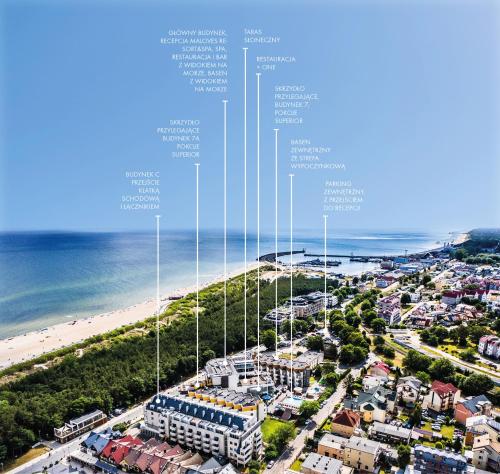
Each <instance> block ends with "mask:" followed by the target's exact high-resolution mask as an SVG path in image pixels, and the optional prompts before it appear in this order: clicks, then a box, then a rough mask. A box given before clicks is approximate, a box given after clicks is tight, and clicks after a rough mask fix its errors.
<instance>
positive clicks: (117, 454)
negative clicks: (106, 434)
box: [111, 445, 130, 464]
mask: <svg viewBox="0 0 500 474" xmlns="http://www.w3.org/2000/svg"><path fill="white" fill-rule="evenodd" d="M129 451H130V446H124V445H118V447H117V448H116V449H115V451H114V452H113V454H112V455H111V458H112V459H113V461H114V462H115V463H116V464H120V463H121V462H122V461H123V459H124V458H125V456H126V455H127V454H128V453H129Z"/></svg>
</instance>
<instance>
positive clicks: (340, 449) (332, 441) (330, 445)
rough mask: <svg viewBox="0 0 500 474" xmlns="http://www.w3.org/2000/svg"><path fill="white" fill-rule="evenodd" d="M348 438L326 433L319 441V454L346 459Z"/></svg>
mask: <svg viewBox="0 0 500 474" xmlns="http://www.w3.org/2000/svg"><path fill="white" fill-rule="evenodd" d="M345 443H346V438H343V437H342V436H337V435H334V434H330V433H325V434H324V435H323V436H322V437H321V439H320V440H319V442H318V454H321V455H322V456H328V457H330V458H335V459H344V447H345Z"/></svg>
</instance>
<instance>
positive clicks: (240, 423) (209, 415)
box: [146, 390, 257, 430]
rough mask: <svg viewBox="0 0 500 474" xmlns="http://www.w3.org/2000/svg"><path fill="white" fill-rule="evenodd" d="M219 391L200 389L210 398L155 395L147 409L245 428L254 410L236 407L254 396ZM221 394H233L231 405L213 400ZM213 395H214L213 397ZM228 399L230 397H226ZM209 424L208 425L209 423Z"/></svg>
mask: <svg viewBox="0 0 500 474" xmlns="http://www.w3.org/2000/svg"><path fill="white" fill-rule="evenodd" d="M231 392H232V391H230V390H227V391H222V392H221V391H218V390H213V391H212V392H209V391H200V392H196V393H197V394H203V393H204V394H206V395H207V396H208V400H204V399H201V398H196V397H190V396H188V395H181V394H172V395H170V394H169V395H164V394H161V395H159V396H155V397H153V399H152V400H151V401H150V402H149V403H148V404H147V405H146V409H148V410H151V411H157V412H161V411H163V410H170V411H173V412H176V413H177V414H178V415H179V416H181V417H182V416H190V417H193V418H197V419H199V420H200V422H201V423H203V422H207V423H214V424H217V425H219V426H226V427H228V428H231V429H237V430H244V429H245V425H246V423H247V422H248V421H249V420H252V419H253V418H254V416H255V412H254V411H241V410H239V409H235V408H234V406H235V405H240V406H243V404H244V403H248V402H249V400H250V398H249V397H253V396H252V395H249V394H242V393H238V392H232V393H231ZM219 393H220V394H221V397H224V396H227V397H230V396H232V397H233V398H232V399H231V401H229V406H228V405H226V406H221V405H218V404H217V402H213V401H211V400H213V397H216V394H219ZM211 395H213V397H211ZM225 400H226V401H228V399H225ZM253 400H254V404H256V403H257V401H256V399H255V397H254V398H253ZM207 426H208V425H207Z"/></svg>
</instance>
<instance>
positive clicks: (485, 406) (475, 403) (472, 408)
mask: <svg viewBox="0 0 500 474" xmlns="http://www.w3.org/2000/svg"><path fill="white" fill-rule="evenodd" d="M492 407H493V405H492V403H491V402H490V401H489V400H488V399H487V398H486V396H485V395H478V396H477V397H469V398H466V399H465V400H462V401H459V402H457V404H456V406H455V420H457V421H458V422H459V423H461V424H462V425H465V423H466V421H467V418H470V417H471V416H478V415H486V416H491V409H492Z"/></svg>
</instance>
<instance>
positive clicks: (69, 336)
mask: <svg viewBox="0 0 500 474" xmlns="http://www.w3.org/2000/svg"><path fill="white" fill-rule="evenodd" d="M466 236H467V234H459V235H456V236H455V237H454V238H453V240H454V241H456V242H457V243H458V242H459V241H460V242H462V241H463V240H464V239H466ZM397 239H401V240H403V241H404V238H403V237H397V238H396V240H397ZM360 240H361V242H363V243H365V242H369V243H372V245H373V242H375V243H376V242H377V241H376V237H375V238H374V239H366V240H365V239H360ZM380 240H381V241H383V242H384V245H385V247H383V248H386V247H387V242H390V241H391V239H390V238H387V237H382V238H381V239H380ZM431 240H432V239H431ZM304 243H306V244H308V245H309V246H311V240H308V241H305V239H302V240H300V239H298V241H297V245H302V244H304ZM435 243H436V242H435V241H434V242H431V241H430V240H429V241H428V242H427V244H428V246H427V248H428V249H429V250H430V249H431V248H433V247H435ZM365 245H366V244H365ZM283 247H284V246H283ZM389 248H390V247H389ZM419 250H421V249H419ZM256 265H257V262H256V261H255V260H253V259H251V260H250V259H249V262H248V268H249V269H252V268H256ZM234 266H235V265H234V264H233V267H232V269H231V270H230V271H229V272H228V276H236V275H239V274H241V273H243V271H244V267H242V266H241V265H239V266H238V268H237V269H236V270H235V269H234ZM372 268H374V264H370V265H362V264H357V265H356V266H354V265H351V266H349V269H351V270H350V271H345V270H344V269H342V268H340V269H339V270H338V271H339V272H342V273H345V274H358V273H360V272H361V271H366V270H369V269H372ZM334 271H336V270H334ZM205 277H206V275H205ZM191 281H192V279H191ZM220 281H223V275H221V274H220V273H218V274H217V275H216V276H215V278H211V279H209V280H208V279H207V278H205V280H204V284H203V285H202V287H206V286H208V285H211V284H214V283H216V282H220ZM194 290H195V287H194V286H192V285H191V286H184V287H181V288H178V289H175V290H169V291H164V292H163V294H162V309H163V310H164V309H165V308H166V307H167V306H168V304H169V301H170V300H169V297H171V296H176V295H185V294H188V293H190V292H193V291H194ZM96 298H98V296H96ZM13 304H14V303H13ZM117 307H118V308H119V309H114V310H110V311H104V312H96V313H95V314H94V315H90V316H87V317H84V318H71V319H69V318H68V320H67V322H62V323H61V322H58V323H56V324H48V325H46V326H45V327H43V328H41V329H36V330H32V331H28V332H26V333H24V334H13V335H11V337H9V335H7V336H6V337H4V338H3V339H0V369H5V368H7V367H9V366H11V365H15V364H17V363H20V362H25V361H27V360H31V359H34V358H36V357H38V356H40V355H43V354H44V353H48V352H52V351H55V350H57V349H60V348H63V347H68V346H71V345H74V344H77V343H79V342H82V341H83V340H85V339H88V338H90V337H92V336H96V335H99V334H103V333H106V332H109V331H112V330H114V329H117V328H120V327H122V326H125V325H129V324H133V323H136V322H139V321H142V320H144V319H146V318H148V317H151V316H153V315H154V314H155V309H156V302H155V301H154V300H152V299H151V298H149V299H147V300H143V301H142V302H140V303H136V304H131V305H128V306H127V307H121V308H120V307H119V306H116V307H115V308H117Z"/></svg>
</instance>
